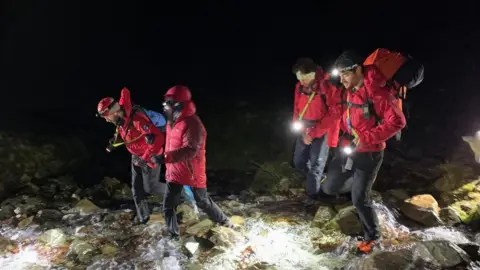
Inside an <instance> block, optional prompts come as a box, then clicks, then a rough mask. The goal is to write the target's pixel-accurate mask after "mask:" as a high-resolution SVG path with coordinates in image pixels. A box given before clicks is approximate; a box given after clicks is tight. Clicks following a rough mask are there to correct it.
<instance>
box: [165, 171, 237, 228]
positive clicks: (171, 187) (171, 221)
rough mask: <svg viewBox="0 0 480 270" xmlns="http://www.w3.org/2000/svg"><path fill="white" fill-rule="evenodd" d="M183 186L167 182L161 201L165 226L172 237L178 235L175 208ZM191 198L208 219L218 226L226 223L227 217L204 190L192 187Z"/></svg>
mask: <svg viewBox="0 0 480 270" xmlns="http://www.w3.org/2000/svg"><path fill="white" fill-rule="evenodd" d="M182 190H183V185H180V184H175V183H171V182H168V180H167V185H166V189H165V196H164V199H163V213H164V215H165V224H166V225H167V227H168V231H169V232H170V234H171V235H173V236H178V235H179V234H180V232H179V230H178V222H177V214H176V208H177V206H178V205H179V204H180V199H181V197H182ZM192 193H193V197H194V198H195V201H196V203H197V206H198V208H200V209H201V210H202V211H203V212H204V213H205V214H207V215H208V217H209V218H210V219H211V220H212V221H214V222H216V223H219V224H224V223H225V222H227V221H228V217H227V216H225V214H224V213H223V212H222V210H221V209H220V207H218V205H217V204H216V203H215V202H214V201H213V200H212V198H210V195H208V193H207V189H206V188H195V187H192Z"/></svg>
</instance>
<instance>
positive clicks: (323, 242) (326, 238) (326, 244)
mask: <svg viewBox="0 0 480 270" xmlns="http://www.w3.org/2000/svg"><path fill="white" fill-rule="evenodd" d="M346 238H347V236H346V235H345V234H343V233H340V232H336V231H331V232H328V233H324V232H322V231H321V230H320V229H318V231H315V232H314V233H313V236H312V245H313V247H315V248H317V249H318V252H316V253H320V254H321V253H325V252H331V251H334V250H335V249H337V248H338V247H339V246H341V245H342V243H343V242H344V241H345V240H346Z"/></svg>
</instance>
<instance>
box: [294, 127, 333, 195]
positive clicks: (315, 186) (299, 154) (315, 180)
mask: <svg viewBox="0 0 480 270" xmlns="http://www.w3.org/2000/svg"><path fill="white" fill-rule="evenodd" d="M327 159H328V146H327V135H325V136H323V137H321V138H317V139H313V141H312V143H311V144H310V145H306V144H305V143H304V142H303V137H302V136H299V137H298V139H297V142H296V144H295V152H294V154H293V164H294V165H295V168H297V169H299V170H301V171H302V172H304V173H305V174H306V176H307V185H306V192H307V195H308V196H309V197H314V196H316V195H317V194H318V192H319V191H320V184H321V180H322V177H323V171H324V170H325V165H326V163H327Z"/></svg>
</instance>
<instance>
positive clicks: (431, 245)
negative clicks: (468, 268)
mask: <svg viewBox="0 0 480 270" xmlns="http://www.w3.org/2000/svg"><path fill="white" fill-rule="evenodd" d="M412 251H413V254H414V259H415V260H416V261H424V262H428V263H431V264H433V265H435V266H439V267H454V266H456V265H459V264H461V263H463V262H468V261H469V256H468V254H466V252H465V251H463V250H462V249H461V248H460V247H459V246H457V245H455V244H453V243H450V242H447V241H426V242H418V243H416V244H415V246H414V248H413V249H412Z"/></svg>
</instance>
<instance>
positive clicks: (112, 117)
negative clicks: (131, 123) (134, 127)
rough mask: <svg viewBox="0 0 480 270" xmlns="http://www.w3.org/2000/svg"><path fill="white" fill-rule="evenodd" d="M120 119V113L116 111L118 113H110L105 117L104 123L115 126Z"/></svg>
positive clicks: (121, 114) (121, 115)
mask: <svg viewBox="0 0 480 270" xmlns="http://www.w3.org/2000/svg"><path fill="white" fill-rule="evenodd" d="M122 117H123V113H122V111H118V112H114V113H111V114H109V115H107V116H105V117H104V118H105V121H107V122H109V123H112V124H114V125H116V124H117V123H118V122H119V121H118V120H120V119H121V118H122Z"/></svg>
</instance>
